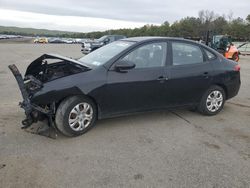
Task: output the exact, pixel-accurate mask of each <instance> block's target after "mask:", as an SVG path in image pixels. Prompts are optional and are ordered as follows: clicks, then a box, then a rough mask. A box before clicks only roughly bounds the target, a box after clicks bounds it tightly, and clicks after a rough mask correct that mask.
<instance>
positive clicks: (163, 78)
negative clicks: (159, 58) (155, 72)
mask: <svg viewBox="0 0 250 188" xmlns="http://www.w3.org/2000/svg"><path fill="white" fill-rule="evenodd" d="M157 80H159V81H164V80H168V77H164V76H159V77H158V78H157Z"/></svg>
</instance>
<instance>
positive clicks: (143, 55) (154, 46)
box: [123, 42, 167, 68]
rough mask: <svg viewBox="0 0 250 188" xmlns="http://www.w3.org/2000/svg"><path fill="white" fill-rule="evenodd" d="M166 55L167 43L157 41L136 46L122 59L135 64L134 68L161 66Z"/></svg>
mask: <svg viewBox="0 0 250 188" xmlns="http://www.w3.org/2000/svg"><path fill="white" fill-rule="evenodd" d="M166 55H167V43H166V42H157V43H151V44H146V45H143V46H141V47H139V48H136V49H135V50H133V51H132V52H130V53H129V54H128V55H126V56H125V57H124V58H123V59H124V60H128V61H131V62H133V63H134V64H135V68H149V67H163V66H165V62H166Z"/></svg>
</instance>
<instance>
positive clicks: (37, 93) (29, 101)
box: [9, 54, 90, 137]
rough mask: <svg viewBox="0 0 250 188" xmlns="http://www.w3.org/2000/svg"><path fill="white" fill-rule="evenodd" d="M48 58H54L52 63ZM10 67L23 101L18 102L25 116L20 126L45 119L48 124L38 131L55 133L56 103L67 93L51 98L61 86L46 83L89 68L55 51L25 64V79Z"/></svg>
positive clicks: (24, 126) (25, 126) (12, 66)
mask: <svg viewBox="0 0 250 188" xmlns="http://www.w3.org/2000/svg"><path fill="white" fill-rule="evenodd" d="M51 60H53V62H52V63H50V61H51ZM9 69H10V70H11V72H12V73H13V75H14V77H15V79H16V81H17V83H18V87H19V89H20V91H21V94H22V98H23V101H22V102H20V106H21V108H23V109H24V111H25V115H26V118H25V119H24V120H23V121H22V124H23V126H22V128H23V129H27V128H29V127H30V126H31V125H32V124H33V123H36V122H38V121H43V120H46V119H47V121H48V123H47V125H46V126H47V127H46V126H45V127H42V128H39V127H36V128H37V129H39V132H38V134H39V133H41V134H44V133H45V132H46V134H50V133H47V132H48V130H51V129H53V130H54V131H53V132H55V126H54V119H55V113H56V102H58V98H59V97H64V95H63V94H67V92H65V93H60V94H59V95H57V96H53V97H52V96H51V95H50V94H51V93H53V90H54V89H56V87H60V85H56V84H55V85H54V87H51V88H50V87H49V88H48V87H47V88H46V85H48V83H51V82H54V81H56V80H60V79H61V78H63V77H67V76H71V75H74V74H78V73H82V72H85V71H88V70H90V68H89V67H87V66H84V65H82V64H81V63H80V62H79V61H77V60H74V59H71V58H67V57H63V56H60V55H55V54H44V55H42V56H40V57H39V58H37V59H36V60H34V61H33V62H32V63H31V64H30V65H29V66H28V68H27V70H26V73H25V76H24V78H23V77H22V75H21V73H20V72H19V70H18V68H17V67H16V65H14V64H13V65H9ZM62 87H63V86H62ZM66 89H68V88H66ZM70 90H71V91H74V90H73V89H72V88H70ZM41 93H42V94H41ZM41 98H42V99H41ZM59 100H60V98H59ZM33 133H34V132H33ZM46 136H50V135H46ZM55 136H56V135H54V137H55ZM50 137H51V136H50Z"/></svg>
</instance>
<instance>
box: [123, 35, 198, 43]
mask: <svg viewBox="0 0 250 188" xmlns="http://www.w3.org/2000/svg"><path fill="white" fill-rule="evenodd" d="M166 39H168V40H179V41H188V42H193V43H197V42H195V41H193V40H188V39H184V38H178V37H151V36H145V37H130V38H126V39H121V40H123V41H132V42H146V41H154V40H166Z"/></svg>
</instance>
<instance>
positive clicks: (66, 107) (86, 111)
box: [55, 96, 97, 136]
mask: <svg viewBox="0 0 250 188" xmlns="http://www.w3.org/2000/svg"><path fill="white" fill-rule="evenodd" d="M96 114H97V112H96V106H95V104H94V103H93V101H92V100H90V99H89V98H87V97H82V96H73V97H69V98H66V99H65V100H64V101H62V102H61V104H60V105H59V107H58V109H57V112H56V119H55V122H56V127H57V128H58V130H59V131H60V132H61V133H62V134H64V135H65V136H79V135H82V134H84V133H85V132H87V131H88V130H89V129H91V128H92V127H93V126H94V124H95V121H96V119H97V115H96Z"/></svg>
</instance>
